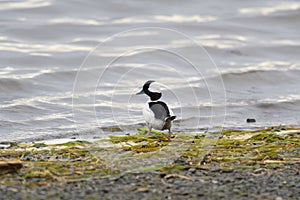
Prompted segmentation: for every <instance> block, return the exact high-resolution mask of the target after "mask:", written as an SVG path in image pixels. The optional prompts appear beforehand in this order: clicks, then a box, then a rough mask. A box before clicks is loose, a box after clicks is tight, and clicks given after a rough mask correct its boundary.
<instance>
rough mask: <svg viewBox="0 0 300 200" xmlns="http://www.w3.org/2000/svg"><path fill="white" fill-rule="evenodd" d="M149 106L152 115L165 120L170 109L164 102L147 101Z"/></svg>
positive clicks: (168, 115)
mask: <svg viewBox="0 0 300 200" xmlns="http://www.w3.org/2000/svg"><path fill="white" fill-rule="evenodd" d="M149 107H150V109H151V110H152V112H153V113H154V117H155V118H156V119H161V120H165V119H166V118H167V117H170V111H169V108H168V106H167V104H166V103H165V102H162V101H156V102H149Z"/></svg>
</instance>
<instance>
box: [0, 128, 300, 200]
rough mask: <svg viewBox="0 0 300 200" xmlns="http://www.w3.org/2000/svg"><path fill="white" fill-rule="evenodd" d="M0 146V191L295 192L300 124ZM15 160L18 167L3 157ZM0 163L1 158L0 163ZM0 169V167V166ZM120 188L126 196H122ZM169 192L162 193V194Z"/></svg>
mask: <svg viewBox="0 0 300 200" xmlns="http://www.w3.org/2000/svg"><path fill="white" fill-rule="evenodd" d="M145 131H146V130H145V129H139V130H138V133H137V134H136V135H129V136H111V137H109V138H106V139H103V140H97V141H80V140H74V141H66V142H65V143H56V144H49V143H48V144H46V143H43V142H36V143H33V144H22V143H21V144H17V143H14V144H10V146H9V147H7V148H5V149H0V155H1V156H0V164H1V162H2V163H5V162H7V163H8V165H7V166H8V168H7V169H6V170H1V173H0V196H1V197H2V198H3V199H10V198H14V199H24V195H25V197H26V198H29V199H44V198H45V199H70V198H72V199H73V198H74V199H84V198H88V199H102V198H104V199H116V198H117V199H118V198H119V199H121V198H122V199H162V198H171V199H181V198H189V199H198V198H203V199H215V198H222V199H247V198H266V199H280V198H281V199H287V198H288V199H297V197H299V196H300V176H299V171H300V128H296V127H281V126H280V127H272V128H265V129H261V130H252V131H249V130H247V131H240V130H224V131H222V133H221V134H220V135H214V136H215V137H209V138H207V137H206V136H205V135H203V134H198V135H192V134H174V135H173V137H172V138H171V140H169V139H168V138H166V137H165V135H164V134H161V133H160V132H155V133H153V135H151V136H145V135H144V133H145ZM12 161H15V162H16V163H15V164H16V165H17V164H18V165H20V164H21V167H20V166H19V168H17V167H16V166H15V167H14V165H13V164H10V165H9V162H12ZM0 166H1V165H0ZM3 169H4V168H3ZM124 194H126V195H125V196H122V195H124ZM168 195H169V196H168Z"/></svg>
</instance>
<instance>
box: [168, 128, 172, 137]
mask: <svg viewBox="0 0 300 200" xmlns="http://www.w3.org/2000/svg"><path fill="white" fill-rule="evenodd" d="M168 130H169V137H171V134H172V131H171V127H170V128H168Z"/></svg>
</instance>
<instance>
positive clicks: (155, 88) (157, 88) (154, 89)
mask: <svg viewBox="0 0 300 200" xmlns="http://www.w3.org/2000/svg"><path fill="white" fill-rule="evenodd" d="M149 91H150V92H158V93H160V85H159V84H158V83H156V82H153V83H151V84H150V86H149Z"/></svg>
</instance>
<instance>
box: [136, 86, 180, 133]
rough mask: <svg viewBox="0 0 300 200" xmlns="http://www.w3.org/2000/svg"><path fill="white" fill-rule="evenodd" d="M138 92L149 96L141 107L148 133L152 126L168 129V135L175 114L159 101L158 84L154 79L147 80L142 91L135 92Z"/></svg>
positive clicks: (160, 94)
mask: <svg viewBox="0 0 300 200" xmlns="http://www.w3.org/2000/svg"><path fill="white" fill-rule="evenodd" d="M139 94H146V95H148V96H149V97H150V100H148V101H147V103H146V104H145V106H144V109H143V115H144V118H145V121H146V124H147V126H148V135H149V134H150V133H151V129H152V128H154V129H157V130H166V129H168V130H169V135H170V134H171V125H172V121H173V120H174V119H175V118H176V116H175V115H174V114H173V112H172V110H171V109H170V108H169V107H168V105H167V104H166V103H165V102H163V101H159V99H160V98H161V96H162V93H161V91H160V87H159V84H158V83H156V82H155V81H147V82H146V83H145V84H144V86H143V89H142V91H140V92H138V93H137V95H139Z"/></svg>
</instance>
